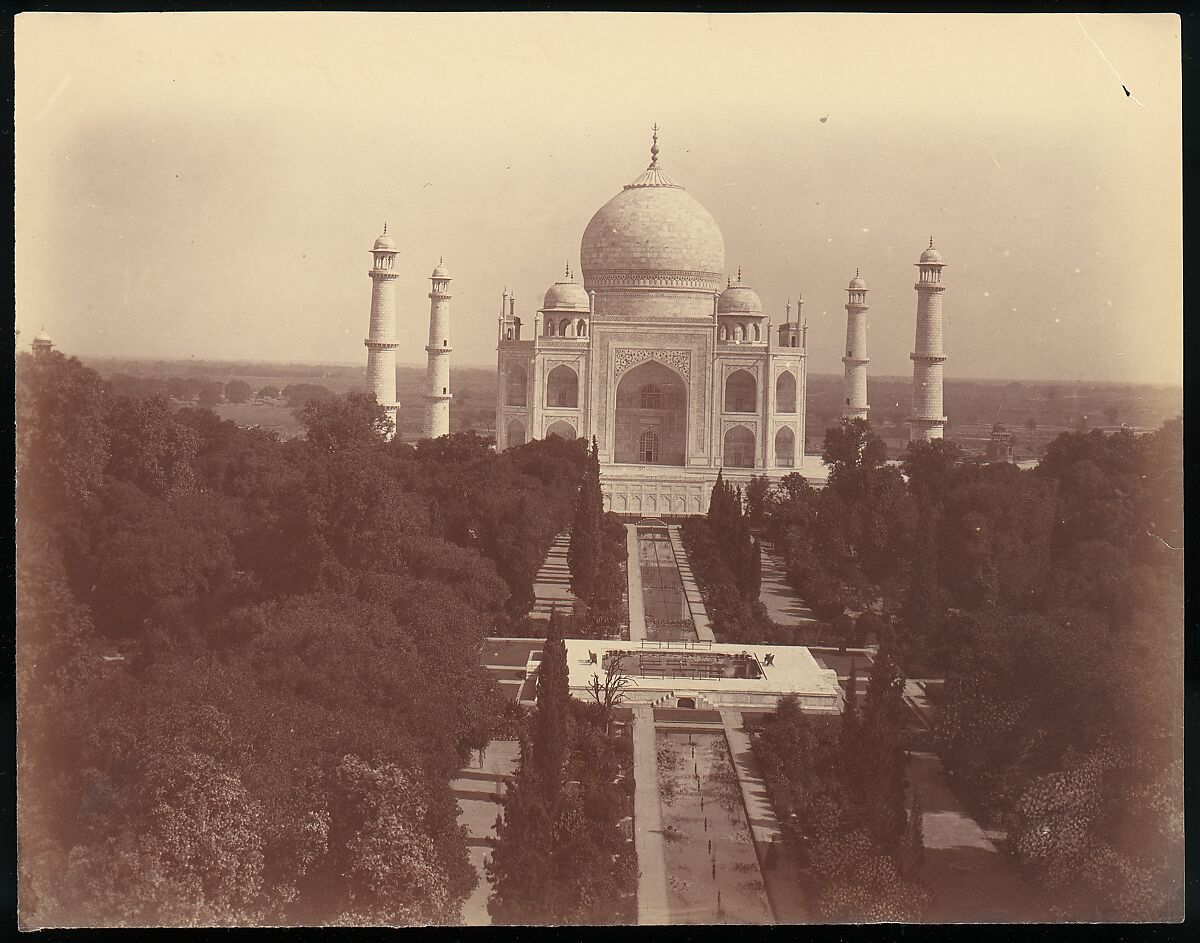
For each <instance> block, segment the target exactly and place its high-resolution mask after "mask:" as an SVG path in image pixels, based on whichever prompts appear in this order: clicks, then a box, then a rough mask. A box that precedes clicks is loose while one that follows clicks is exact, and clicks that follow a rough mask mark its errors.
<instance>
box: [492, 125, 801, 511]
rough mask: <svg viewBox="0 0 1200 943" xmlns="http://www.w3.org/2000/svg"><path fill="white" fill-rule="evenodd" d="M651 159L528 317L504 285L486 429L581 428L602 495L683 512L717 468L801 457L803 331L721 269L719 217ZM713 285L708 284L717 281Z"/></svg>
mask: <svg viewBox="0 0 1200 943" xmlns="http://www.w3.org/2000/svg"><path fill="white" fill-rule="evenodd" d="M658 153H659V148H658V135H657V128H656V129H655V134H654V138H653V142H652V145H651V148H650V164H649V166H648V167H647V168H646V170H645V171H644V172H643V173H642V174H641V175H640V176H638V177H637V178H636V179H635V180H634V181H633V182H632V183H629V184H627V185H626V186H625V187H624V189H622V190H621V192H619V193H618V194H617V195H616V196H614V197H613V198H612V199H611V200H609V201H608V202H607V203H606V204H605V205H604V206H602V207H601V208H600V209H599V210H597V211H596V213H595V215H594V216H593V217H592V219H591V222H590V223H588V225H587V228H586V229H585V231H584V234H583V240H582V243H581V246H580V257H581V262H582V266H581V267H582V275H583V283H582V284H580V283H579V282H578V281H576V280H575V279H574V278H572V276H571V273H570V268H569V267H568V269H567V271H566V273H565V275H564V277H563V279H562V280H561V281H558V282H556V283H555V284H553V285H551V286H550V288H549V289H548V290H547V292H546V295H545V298H544V299H543V303H542V307H541V308H540V309H539V310H538V311H537V314H536V315H535V316H534V318H533V323H532V325H529V326H528V327H527V326H526V325H524V324H523V323H522V321H521V319H520V318H519V317H517V315H516V312H515V299H514V298H512V297H510V296H508V294H507V292H506V293H505V295H504V297H503V298H502V302H501V312H500V320H499V328H498V344H497V366H498V371H499V377H498V384H497V386H498V389H497V403H496V438H497V445H498V447H499V448H502V449H503V448H509V447H512V446H515V445H520V444H522V443H524V442H525V441H526V440H528V439H530V438H543V437H546V436H549V435H555V434H557V435H560V436H562V437H563V438H566V439H574V438H576V437H581V436H582V437H587V438H589V439H590V438H591V437H592V436H594V437H595V438H596V442H597V444H598V446H599V450H600V461H601V463H602V465H603V469H602V480H603V482H604V489H605V503H606V506H607V507H608V508H609V509H611V510H613V511H617V512H629V513H651V514H696V513H701V512H702V511H704V510H705V509H706V508H707V506H708V498H709V493H710V492H711V489H712V485H713V482H714V481H715V480H716V476H717V472H718V470H719V469H724V473H725V477H726V478H730V479H734V480H738V479H739V478H740V479H746V478H748V477H749V476H750V475H753V474H767V475H769V476H771V477H781V476H782V475H784V474H787V473H788V472H792V471H804V468H803V446H804V418H805V413H804V392H805V376H806V374H805V357H806V351H805V348H804V343H803V341H804V331H803V328H802V326H801V325H800V324H799V323H796V324H792V323H790V321H789V322H788V323H785V324H782V325H780V326H779V329H778V336H777V337H774V336H772V332H771V325H770V319H769V318H768V317H767V315H766V314H765V313H764V311H763V306H762V301H761V300H760V299H759V297H758V295H757V293H755V291H754V290H753V289H752V288H751V287H750V285H749V284H747V283H745V282H743V281H742V278H741V273H740V271H739V273H738V277H737V281H736V282H735V281H734V280H733V279H730V278H728V277H727V276H726V275H725V241H724V238H723V237H722V235H721V230H720V228H719V227H718V225H717V223H716V221H715V220H714V219H713V217H712V216H711V215H710V214H709V212H708V210H706V209H705V208H704V207H703V206H701V205H700V203H699V202H697V201H696V199H695V198H694V197H692V196H690V195H689V194H688V192H687V191H686V190H685V189H684V188H683V187H682V186H680V185H679V184H678V183H676V182H675V181H674V180H672V179H671V178H670V177H669V176H668V175H667V174H666V172H665V171H664V170H663V169H662V167H661V166H660V165H659V161H658ZM722 281H724V282H725V288H724V289H722V288H721V282H722Z"/></svg>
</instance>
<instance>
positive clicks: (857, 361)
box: [842, 357, 944, 367]
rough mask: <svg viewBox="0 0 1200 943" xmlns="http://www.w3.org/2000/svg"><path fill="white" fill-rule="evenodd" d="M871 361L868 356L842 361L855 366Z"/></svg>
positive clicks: (863, 365) (864, 364)
mask: <svg viewBox="0 0 1200 943" xmlns="http://www.w3.org/2000/svg"><path fill="white" fill-rule="evenodd" d="M943 359H944V358H943ZM870 362H871V361H870V359H869V358H867V357H843V358H842V363H844V364H851V365H853V366H855V367H865V366H866V365H867V364H869V363H870Z"/></svg>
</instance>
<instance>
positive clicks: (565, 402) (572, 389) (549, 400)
mask: <svg viewBox="0 0 1200 943" xmlns="http://www.w3.org/2000/svg"><path fill="white" fill-rule="evenodd" d="M546 405H547V406H565V407H568V408H570V409H575V408H577V407H578V406H579V374H577V373H576V372H575V371H574V370H572V369H571V368H570V367H568V366H567V365H566V364H559V365H558V366H557V367H555V368H554V369H553V370H551V371H550V373H549V374H547V375H546Z"/></svg>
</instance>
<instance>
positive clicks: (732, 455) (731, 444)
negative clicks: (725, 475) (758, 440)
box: [722, 426, 754, 468]
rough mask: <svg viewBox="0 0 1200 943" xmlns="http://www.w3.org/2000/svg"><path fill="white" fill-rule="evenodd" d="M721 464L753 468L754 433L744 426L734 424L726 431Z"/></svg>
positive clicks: (731, 466)
mask: <svg viewBox="0 0 1200 943" xmlns="http://www.w3.org/2000/svg"><path fill="white" fill-rule="evenodd" d="M722 464H724V465H728V466H729V467H730V468H753V467H754V433H753V432H751V431H750V430H749V429H747V428H746V427H745V426H734V427H733V428H731V429H730V430H729V431H728V432H726V433H725V448H724V456H723V461H722Z"/></svg>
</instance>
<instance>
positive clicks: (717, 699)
mask: <svg viewBox="0 0 1200 943" xmlns="http://www.w3.org/2000/svg"><path fill="white" fill-rule="evenodd" d="M566 646H567V668H568V684H569V686H570V689H571V694H572V696H574V697H577V698H579V699H580V700H591V699H592V696H591V694H590V693H589V691H588V688H589V685H590V684H591V681H592V676H593V675H597V676H598V677H599V678H600V680H601V681H603V679H604V662H605V656H606V655H608V654H609V653H622V655H623V657H622V670H623V671H624V673H625V675H626V677H628V678H629V684H628V685H627V686H626V687H625V688H624V692H625V703H626V704H627V705H628V706H630V707H632V706H635V705H637V704H647V703H648V704H652V705H654V706H655V707H680V706H682V707H698V706H700V705H699V703H698V702H700V701H703V702H706V703H707V704H709V705H711V706H712V707H715V708H722V707H733V708H751V709H757V710H773V709H774V708H775V703H776V701H777V700H778V699H779V698H780V697H782V696H783V695H785V694H794V695H796V696H797V697H798V698H799V699H800V704H801V707H802V708H803V709H804V710H805V711H809V712H813V713H823V714H826V713H838V712H839V711H840V710H841V688H840V687H839V686H838V682H837V673H836V672H834V671H831V670H829V669H827V668H822V667H821V666H820V665H819V664H817V661H816V659H815V658H813V656H812V655H811V654H810V653H809V651H808V649H807V648H804V647H802V646H798V645H777V646H773V645H727V644H723V643H720V642H657V643H656V642H643V643H641V644H640V645H637V644H631V643H630V642H614V641H600V640H596V639H566ZM591 654H595V656H596V660H595V662H592V661H591V658H590V655H591ZM743 655H745V656H746V657H747V658H748V659H751V660H753V661H754V662H755V664H756V671H757V674H758V676H757V677H740V678H739V677H728V676H722V677H704V676H702V674H703V670H704V669H703V667H702V663H706V662H708V661H712V660H713V657H712V656H717V659H716V660H717V661H720V662H722V663H723V664H726V665H728V664H729V663H730V661H731V660H735V659H741V656H743ZM768 655H771V656H773V657H772V658H771V659H770V661H771V663H770V664H768V659H767V656H768ZM641 656H648V657H645V658H644V660H643V659H642V657H641ZM643 661H644V664H645V665H646V666H647V667H646V670H639V667H638V666H639V664H641V663H643ZM664 664H675V665H677V667H675V668H667V670H666V671H665V672H663V673H662V674H661V675H658V674H657V673H658V672H659V671H660V670H661V666H663V665H664ZM651 665H653V667H650V666H651ZM680 698H683V699H685V701H684V703H683V704H682V705H681V704H680ZM689 700H690V703H688V701H689Z"/></svg>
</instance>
